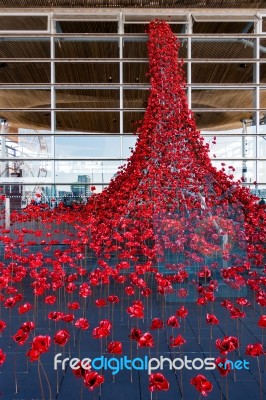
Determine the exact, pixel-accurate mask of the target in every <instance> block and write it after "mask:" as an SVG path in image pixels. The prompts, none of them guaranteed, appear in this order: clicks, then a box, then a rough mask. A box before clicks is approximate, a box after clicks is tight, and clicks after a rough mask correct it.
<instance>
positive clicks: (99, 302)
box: [95, 299, 107, 307]
mask: <svg viewBox="0 0 266 400" xmlns="http://www.w3.org/2000/svg"><path fill="white" fill-rule="evenodd" d="M95 304H96V306H97V307H104V306H106V304H107V302H106V300H105V299H97V300H95Z"/></svg>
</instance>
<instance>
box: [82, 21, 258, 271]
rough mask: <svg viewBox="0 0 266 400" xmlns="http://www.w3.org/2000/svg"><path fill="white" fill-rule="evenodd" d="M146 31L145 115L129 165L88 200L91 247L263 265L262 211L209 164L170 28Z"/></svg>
mask: <svg viewBox="0 0 266 400" xmlns="http://www.w3.org/2000/svg"><path fill="white" fill-rule="evenodd" d="M148 34H149V41H148V52H149V75H150V81H151V89H150V96H149V101H148V106H147V110H146V113H145V116H144V119H143V121H142V125H141V127H140V128H139V129H138V132H137V133H138V139H137V144H136V148H135V150H134V152H133V153H132V155H131V157H130V158H129V159H128V163H127V165H126V166H123V167H121V169H120V172H119V173H118V175H117V177H116V178H115V179H113V180H112V181H111V183H110V185H109V187H108V188H107V189H105V190H104V191H103V193H101V194H100V195H93V196H92V198H91V200H90V202H89V205H88V211H89V220H90V222H91V225H92V228H91V248H92V249H93V250H95V252H96V254H97V255H98V256H99V257H100V258H107V259H108V258H110V256H111V255H112V254H114V253H115V254H116V255H117V256H118V258H120V259H125V260H132V261H139V260H141V259H143V257H144V259H147V260H152V261H161V262H172V263H173V262H174V263H176V262H185V263H187V264H191V263H192V262H197V263H199V265H201V264H204V262H205V258H206V257H211V256H213V254H214V253H215V254H216V256H217V255H218V256H220V257H221V259H222V260H223V262H231V265H234V264H236V262H237V263H238V264H239V260H240V259H241V260H242V261H243V260H244V259H245V260H246V257H247V255H248V257H249V258H250V259H253V261H255V264H256V265H263V257H264V254H265V247H264V244H263V243H264V241H265V237H266V234H265V209H263V208H261V207H260V206H259V205H258V204H257V202H258V200H257V198H256V197H255V196H253V195H252V194H251V193H250V191H249V190H248V189H247V188H244V187H243V186H242V185H241V181H235V180H234V177H233V175H232V174H230V175H227V174H226V173H225V172H224V171H225V170H224V169H223V170H221V171H218V170H217V169H216V168H215V167H213V166H212V164H211V160H210V157H209V145H208V144H204V140H203V138H202V137H201V135H200V132H199V131H198V130H197V128H196V124H195V120H194V117H193V115H192V113H191V112H190V110H189V109H188V104H187V99H186V93H185V89H186V83H185V77H184V72H183V65H182V61H181V60H179V59H178V49H179V46H180V43H179V42H178V40H177V38H176V37H175V35H174V34H173V33H172V31H171V29H170V27H169V25H168V24H167V23H166V22H164V21H153V22H151V23H150V25H149V28H148ZM230 168H232V169H233V167H230ZM236 242H237V243H236ZM236 254H237V256H236Z"/></svg>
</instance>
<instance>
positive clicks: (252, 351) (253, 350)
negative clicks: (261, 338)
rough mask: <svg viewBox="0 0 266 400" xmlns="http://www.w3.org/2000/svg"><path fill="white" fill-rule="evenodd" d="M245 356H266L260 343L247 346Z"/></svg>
mask: <svg viewBox="0 0 266 400" xmlns="http://www.w3.org/2000/svg"><path fill="white" fill-rule="evenodd" d="M245 354H247V355H248V356H252V357H258V356H260V355H262V354H266V352H265V351H264V350H263V347H262V344H261V343H254V344H248V345H247V347H246V352H245Z"/></svg>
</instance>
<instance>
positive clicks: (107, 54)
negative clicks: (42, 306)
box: [0, 9, 266, 207]
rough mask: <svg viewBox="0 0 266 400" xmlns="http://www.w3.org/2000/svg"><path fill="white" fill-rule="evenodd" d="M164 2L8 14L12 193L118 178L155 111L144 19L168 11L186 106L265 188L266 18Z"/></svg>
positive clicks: (230, 166) (6, 181) (7, 156)
mask: <svg viewBox="0 0 266 400" xmlns="http://www.w3.org/2000/svg"><path fill="white" fill-rule="evenodd" d="M256 11H257V10H256ZM163 12H164V11H163V10H145V9H143V10H137V9H136V10H135V12H134V15H132V13H131V12H130V11H129V10H126V9H125V10H122V11H121V12H118V11H117V10H112V9H106V10H104V12H102V11H101V10H93V9H90V10H83V11H82V13H80V11H78V10H71V14H69V13H68V12H67V10H62V12H59V11H58V10H55V11H54V12H53V11H51V12H50V11H49V12H47V13H45V12H42V13H39V14H38V12H37V10H35V12H34V13H29V12H25V13H23V12H21V13H20V14H19V13H15V12H14V13H4V12H1V13H0V21H1V24H0V55H1V62H0V109H1V110H0V119H1V135H0V138H1V148H0V152H1V161H0V175H1V181H0V191H1V192H2V193H6V194H7V195H8V196H11V197H14V198H17V199H18V201H16V204H21V206H22V207H24V206H25V205H27V204H28V203H29V202H30V201H31V199H32V198H33V197H34V195H35V193H36V191H37V192H40V193H41V195H42V199H43V201H45V202H48V203H49V204H54V202H57V201H60V199H62V198H63V197H64V196H73V197H78V198H82V199H83V200H84V201H85V200H86V198H87V197H88V196H90V194H91V186H95V187H96V192H100V191H101V190H102V189H103V188H104V187H106V186H107V185H108V183H109V182H110V180H111V179H112V178H113V177H114V176H115V174H116V173H117V170H118V167H119V166H120V165H122V164H124V163H125V162H126V160H127V158H128V157H129V156H130V153H131V151H132V149H133V148H134V145H135V141H136V136H135V134H134V133H135V131H136V129H137V127H138V126H139V124H140V121H141V119H142V118H143V115H144V113H145V108H146V106H147V100H148V96H149V77H148V76H147V71H148V52H147V33H146V29H147V25H148V23H149V21H151V20H152V19H154V18H158V16H159V18H161V19H165V20H167V21H168V22H169V23H170V25H171V28H172V30H173V32H174V33H175V34H176V36H177V37H178V38H179V40H180V51H179V56H180V58H182V59H183V60H184V69H185V74H186V79H187V96H188V104H189V106H190V107H191V108H192V110H193V112H194V115H195V118H196V122H197V126H198V128H199V129H200V130H201V131H202V134H203V135H204V138H205V140H206V142H208V143H209V144H210V156H211V158H212V160H213V163H214V165H215V166H216V167H217V168H223V169H224V170H225V171H226V172H230V173H231V172H232V170H233V172H234V175H235V178H236V179H242V181H243V185H248V186H249V187H250V188H251V189H252V190H253V191H254V192H255V193H257V194H259V195H260V196H261V197H263V196H265V197H266V168H265V167H266V128H265V126H266V114H265V113H266V31H265V18H266V17H264V14H263V13H262V12H261V14H260V15H259V14H258V13H256V15H255V14H252V10H241V12H240V11H238V10H231V13H230V18H228V15H225V13H223V12H222V11H221V12H220V13H219V10H208V12H207V11H204V10H201V11H197V13H194V14H193V13H192V14H191V12H190V11H188V10H175V12H174V13H173V15H171V17H169V15H168V14H166V15H164V14H163ZM214 137H216V139H214ZM51 201H52V202H53V203H51Z"/></svg>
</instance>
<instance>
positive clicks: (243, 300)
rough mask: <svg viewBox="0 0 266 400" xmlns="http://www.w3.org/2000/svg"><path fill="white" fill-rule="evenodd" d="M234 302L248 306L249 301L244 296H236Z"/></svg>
mask: <svg viewBox="0 0 266 400" xmlns="http://www.w3.org/2000/svg"><path fill="white" fill-rule="evenodd" d="M236 302H237V304H239V305H240V306H250V302H249V301H248V300H247V299H245V298H244V297H238V299H236Z"/></svg>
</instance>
